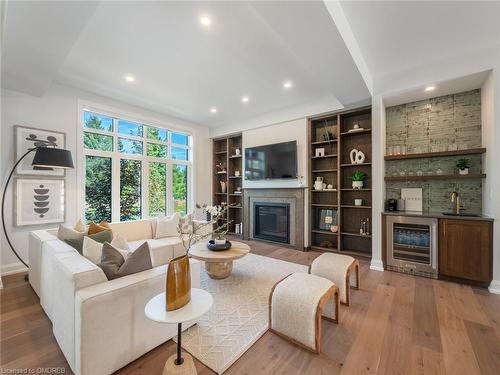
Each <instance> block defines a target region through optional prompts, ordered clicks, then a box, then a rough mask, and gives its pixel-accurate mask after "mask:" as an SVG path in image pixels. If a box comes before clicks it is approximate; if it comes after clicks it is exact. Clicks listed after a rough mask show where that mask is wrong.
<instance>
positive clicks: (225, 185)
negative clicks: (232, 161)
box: [220, 181, 227, 193]
mask: <svg viewBox="0 0 500 375" xmlns="http://www.w3.org/2000/svg"><path fill="white" fill-rule="evenodd" d="M220 190H221V192H222V193H225V192H226V191H227V184H226V181H221V182H220Z"/></svg>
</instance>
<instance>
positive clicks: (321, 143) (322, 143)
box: [311, 139, 338, 146]
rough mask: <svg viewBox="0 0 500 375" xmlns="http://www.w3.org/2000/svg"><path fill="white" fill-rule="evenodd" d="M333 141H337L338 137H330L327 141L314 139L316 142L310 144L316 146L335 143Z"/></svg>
mask: <svg viewBox="0 0 500 375" xmlns="http://www.w3.org/2000/svg"><path fill="white" fill-rule="evenodd" d="M335 142H338V139H331V140H329V141H316V142H312V143H311V144H312V145H313V146H317V145H326V144H328V143H335Z"/></svg>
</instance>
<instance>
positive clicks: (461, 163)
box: [457, 158, 470, 170]
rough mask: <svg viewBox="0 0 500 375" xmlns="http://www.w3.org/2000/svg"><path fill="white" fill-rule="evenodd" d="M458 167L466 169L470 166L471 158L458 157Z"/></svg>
mask: <svg viewBox="0 0 500 375" xmlns="http://www.w3.org/2000/svg"><path fill="white" fill-rule="evenodd" d="M457 168H458V169H462V170H463V169H466V168H470V159H466V158H461V159H458V160H457Z"/></svg>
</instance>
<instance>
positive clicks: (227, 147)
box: [212, 134, 244, 233]
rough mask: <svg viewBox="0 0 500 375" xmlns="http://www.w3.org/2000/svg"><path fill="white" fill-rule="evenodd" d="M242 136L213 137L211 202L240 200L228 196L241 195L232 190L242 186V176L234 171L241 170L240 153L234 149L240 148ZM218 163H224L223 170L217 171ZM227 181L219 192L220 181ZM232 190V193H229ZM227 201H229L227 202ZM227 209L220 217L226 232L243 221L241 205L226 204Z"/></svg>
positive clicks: (233, 230) (233, 229)
mask: <svg viewBox="0 0 500 375" xmlns="http://www.w3.org/2000/svg"><path fill="white" fill-rule="evenodd" d="M242 140H243V139H242V136H241V134H237V135H231V136H226V137H221V138H215V139H213V141H212V142H213V146H212V149H213V150H214V151H213V154H212V160H213V162H212V173H213V177H212V191H213V194H212V204H221V203H222V202H223V201H226V203H233V204H234V203H238V202H241V200H238V199H230V198H229V197H234V196H241V194H234V192H235V191H236V190H237V189H238V188H241V187H242V181H243V176H241V175H240V176H235V172H236V171H240V172H241V171H242V170H243V169H242V155H241V154H240V155H236V151H235V150H236V149H240V150H241V149H242ZM218 163H223V164H224V169H225V170H224V171H223V172H217V168H216V165H217V164H218ZM221 181H225V182H226V183H227V192H226V193H219V191H220V190H221V187H220V182H221ZM230 192H232V193H230ZM228 201H229V202H228ZM226 207H227V211H226V212H225V215H224V216H225V217H224V218H223V219H221V223H222V222H224V223H228V224H229V225H228V228H227V229H228V232H231V233H234V232H235V230H236V223H240V222H242V221H243V218H244V215H243V214H242V212H243V211H242V210H243V207H234V206H233V207H231V206H229V205H227V206H226Z"/></svg>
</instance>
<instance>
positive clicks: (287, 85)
mask: <svg viewBox="0 0 500 375" xmlns="http://www.w3.org/2000/svg"><path fill="white" fill-rule="evenodd" d="M292 86H293V83H292V81H285V82H283V87H284V88H285V89H290V88H292Z"/></svg>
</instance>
